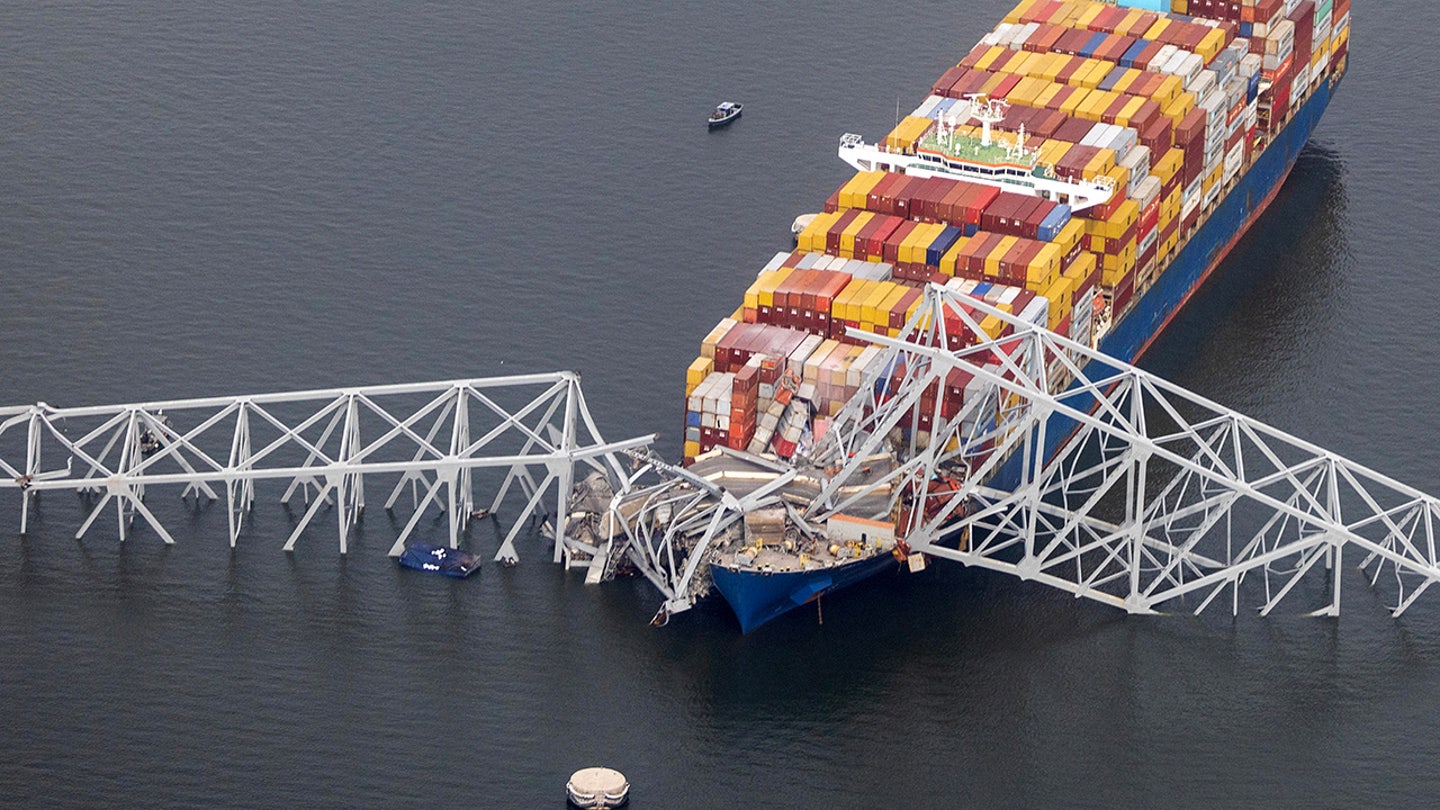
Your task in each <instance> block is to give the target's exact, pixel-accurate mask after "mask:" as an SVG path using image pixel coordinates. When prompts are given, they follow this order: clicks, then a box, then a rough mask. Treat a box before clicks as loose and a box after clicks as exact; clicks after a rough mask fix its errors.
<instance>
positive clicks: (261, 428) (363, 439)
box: [0, 371, 654, 562]
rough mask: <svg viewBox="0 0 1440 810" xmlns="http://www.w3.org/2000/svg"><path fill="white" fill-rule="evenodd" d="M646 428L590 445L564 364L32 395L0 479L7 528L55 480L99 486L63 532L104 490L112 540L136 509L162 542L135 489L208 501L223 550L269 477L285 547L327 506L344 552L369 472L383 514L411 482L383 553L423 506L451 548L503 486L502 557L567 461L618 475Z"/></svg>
mask: <svg viewBox="0 0 1440 810" xmlns="http://www.w3.org/2000/svg"><path fill="white" fill-rule="evenodd" d="M653 439H654V437H653V436H645V437H638V438H633V439H629V440H626V441H621V442H613V443H608V442H605V441H604V440H603V439H602V438H601V436H600V434H599V431H598V430H597V429H596V426H595V422H594V420H593V418H592V417H591V415H590V411H589V409H588V408H587V407H586V405H585V398H584V395H583V394H582V392H581V390H580V378H579V375H577V374H575V373H573V372H568V371H564V372H556V373H550V374H529V375H516V376H506V377H488V378H476V379H466V380H455V381H447V382H435V383H416V384H409V385H385V386H370V387H359V388H336V389H329V390H315V391H296V392H285V393H275V394H262V395H255V396H239V397H212V398H206V399H185V400H174V401H168V402H148V403H137V404H129V405H106V406H94V407H79V408H55V407H51V406H49V405H47V404H45V403H39V404H36V405H31V406H23V407H13V408H0V491H3V490H6V489H13V490H18V491H19V493H20V500H21V509H20V531H21V533H22V534H23V533H25V532H26V531H27V530H28V528H29V521H30V513H31V509H32V507H33V504H32V501H33V499H34V498H35V496H36V495H37V494H39V493H41V492H47V491H53V490H68V491H73V492H77V493H94V494H97V495H98V496H99V498H98V501H96V502H95V503H93V505H91V506H90V507H89V509H90V511H89V513H88V515H87V516H86V517H85V519H84V521H83V522H82V524H81V525H80V528H79V530H78V531H77V532H76V537H77V538H82V537H84V536H85V535H86V534H87V533H88V532H89V531H90V529H91V528H92V526H93V525H94V524H95V522H96V521H97V519H98V518H99V517H100V516H101V515H102V514H103V512H104V511H105V509H106V507H107V506H108V505H109V504H111V503H112V502H113V503H114V505H115V513H116V519H117V526H118V532H119V537H120V539H121V540H124V539H126V537H127V536H129V534H130V532H131V530H132V528H133V524H134V521H135V517H136V516H137V515H138V516H139V517H140V518H141V519H142V520H143V521H144V522H145V524H147V525H149V526H150V527H151V528H152V529H153V530H154V531H155V533H156V534H157V535H158V536H159V537H160V538H161V539H162V540H163V541H164V542H166V543H173V542H174V540H173V538H172V536H171V534H170V533H169V532H168V531H167V530H166V529H165V527H164V525H163V524H162V522H161V521H160V520H159V518H158V517H157V516H156V515H155V513H154V512H153V511H152V510H151V509H150V508H149V507H147V505H146V494H147V491H148V490H149V489H151V488H156V487H173V488H178V489H179V490H180V493H179V494H180V496H181V497H182V498H188V497H189V496H191V495H194V496H195V498H196V499H197V500H198V499H200V498H201V497H204V498H206V499H209V500H211V501H218V500H220V499H222V498H223V500H224V501H225V504H226V511H227V515H228V519H227V528H228V534H229V541H230V546H231V547H232V548H233V547H234V546H235V545H236V543H237V542H238V540H239V538H240V536H241V534H242V530H243V528H244V525H245V522H246V518H247V517H248V516H249V515H250V513H251V510H252V508H253V506H254V503H255V500H256V484H257V483H258V482H261V481H266V480H273V481H282V482H286V484H287V486H286V487H285V490H284V494H283V495H282V496H281V498H280V499H281V501H282V502H284V503H287V504H288V503H289V502H290V501H291V499H292V498H293V497H294V496H295V495H296V493H297V492H298V493H300V494H301V495H302V497H303V499H304V501H305V502H306V503H307V504H308V506H307V508H306V509H305V511H304V513H303V515H302V516H301V517H300V518H299V519H298V521H296V523H295V526H294V527H293V530H292V532H291V533H290V536H289V538H288V539H287V540H286V542H285V545H284V548H285V550H287V551H290V550H293V549H294V548H295V544H296V543H297V542H298V541H299V540H300V538H301V537H302V535H303V534H304V532H305V530H306V529H307V527H309V526H310V525H311V523H312V522H313V521H314V519H315V518H316V516H317V515H318V514H319V512H320V511H322V509H325V508H329V509H331V510H333V512H334V516H335V520H336V529H337V535H338V539H339V547H340V551H341V553H345V552H347V551H348V550H349V543H350V538H351V536H352V534H353V530H354V527H355V524H356V522H357V521H358V520H359V519H360V517H361V515H362V513H363V511H364V509H365V503H366V501H365V495H366V480H367V479H369V480H370V481H371V482H376V481H378V482H381V484H382V485H384V486H387V487H389V496H388V498H387V500H386V502H385V509H386V510H387V511H390V510H393V509H395V508H396V505H397V503H398V502H399V501H400V500H401V497H402V496H403V495H404V494H405V491H406V490H407V489H408V490H409V491H410V495H411V498H410V500H411V505H410V506H411V510H412V511H411V514H410V517H409V519H408V521H407V522H406V524H405V526H404V528H403V529H402V530H401V531H400V532H399V535H398V536H397V537H396V539H395V541H394V543H393V545H391V547H390V554H391V555H398V554H399V553H400V552H401V551H403V549H404V547H405V544H406V543H407V542H408V541H409V539H410V538H411V536H412V535H413V533H414V531H415V530H416V528H417V525H418V524H419V523H420V521H421V519H422V517H423V516H424V515H426V514H427V512H430V511H431V508H432V507H434V508H435V509H438V510H439V512H440V514H441V515H443V516H444V517H445V519H446V524H447V525H446V535H447V540H448V543H449V545H450V547H451V548H455V547H457V545H458V543H459V540H460V536H461V533H462V532H463V531H464V529H465V527H466V525H467V524H468V523H469V522H470V521H471V520H472V519H473V518H474V516H475V515H476V514H477V513H478V514H485V513H491V514H494V513H498V512H499V510H500V509H501V508H502V505H503V504H504V503H505V502H506V498H507V495H509V494H510V492H511V491H512V488H518V490H519V492H520V494H521V496H522V499H523V505H522V506H521V508H520V509H519V511H518V512H517V513H515V514H514V515H513V518H514V519H513V520H512V521H511V522H510V527H509V530H508V532H507V533H506V535H505V537H504V539H503V540H502V542H501V545H500V548H499V550H498V552H497V553H496V557H495V558H496V560H499V561H504V562H514V561H517V560H518V553H517V551H516V548H515V541H516V539H517V537H518V536H519V535H520V533H521V532H522V531H523V530H524V528H525V526H526V525H527V524H528V523H529V522H530V521H531V519H532V518H534V517H537V516H539V515H564V514H566V512H567V510H568V504H569V499H570V497H571V482H572V481H573V480H574V475H575V467H576V465H585V466H586V467H589V468H592V469H596V470H600V471H602V472H604V473H605V474H606V475H607V476H609V477H615V478H617V479H618V478H619V477H623V476H624V475H625V466H624V463H623V455H622V454H623V453H624V452H625V451H627V450H635V449H639V448H643V447H645V446H647V445H648V444H650V442H651V441H653ZM502 471H503V479H500V480H499V481H498V483H496V486H495V490H494V496H493V499H492V500H490V501H489V502H488V504H487V506H488V509H484V510H478V512H477V509H476V503H477V501H476V498H477V488H479V486H480V482H478V481H477V476H480V475H481V474H487V475H492V476H494V477H496V478H498V477H499V474H500V473H501V472H502ZM537 475H538V476H540V478H539V480H538V481H537V480H536V476H537ZM492 483H495V482H492ZM222 491H223V495H222V494H221V492H222ZM547 496H548V497H547ZM547 501H548V503H549V504H553V507H554V509H553V511H550V510H549V508H548V506H547ZM507 517H509V516H508V515H507ZM551 531H552V533H553V534H554V536H555V539H556V543H555V549H554V558H555V560H556V561H557V562H558V561H560V560H561V558H562V557H563V556H564V555H565V554H567V553H569V552H571V551H587V552H593V549H584V548H577V549H571V548H570V547H571V546H572V545H575V543H573V542H572V541H570V540H569V538H567V537H566V536H565V521H564V520H554V521H553V528H551Z"/></svg>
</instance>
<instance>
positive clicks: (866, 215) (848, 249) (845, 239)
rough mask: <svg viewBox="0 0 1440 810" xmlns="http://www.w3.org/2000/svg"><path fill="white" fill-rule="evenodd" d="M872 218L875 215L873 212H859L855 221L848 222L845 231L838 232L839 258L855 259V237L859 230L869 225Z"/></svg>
mask: <svg viewBox="0 0 1440 810" xmlns="http://www.w3.org/2000/svg"><path fill="white" fill-rule="evenodd" d="M874 218H875V213H874V212H873V211H861V212H860V213H859V214H858V215H857V216H856V217H855V219H853V220H851V221H850V224H849V225H847V226H846V227H845V230H843V231H841V232H840V255H841V256H843V257H845V258H847V259H853V258H855V237H856V236H857V235H858V234H859V233H860V229H861V228H864V227H865V226H866V225H869V224H870V220H872V219H874Z"/></svg>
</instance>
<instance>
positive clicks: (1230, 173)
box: [1224, 141, 1245, 183]
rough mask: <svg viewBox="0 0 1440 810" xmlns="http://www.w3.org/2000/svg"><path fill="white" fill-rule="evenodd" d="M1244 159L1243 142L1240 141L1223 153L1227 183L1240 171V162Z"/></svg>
mask: <svg viewBox="0 0 1440 810" xmlns="http://www.w3.org/2000/svg"><path fill="white" fill-rule="evenodd" d="M1244 160H1245V142H1244V141H1241V142H1240V143H1237V144H1235V145H1234V146H1232V147H1230V151H1229V152H1227V153H1226V154H1225V173H1224V178H1225V182H1227V183H1228V182H1230V181H1231V180H1234V179H1235V175H1237V174H1239V173H1240V164H1241V163H1243V162H1244Z"/></svg>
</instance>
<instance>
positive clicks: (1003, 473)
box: [710, 74, 1343, 633]
mask: <svg viewBox="0 0 1440 810" xmlns="http://www.w3.org/2000/svg"><path fill="white" fill-rule="evenodd" d="M1342 75H1343V74H1342ZM1338 81H1339V75H1337V76H1335V77H1332V78H1331V79H1329V80H1327V81H1325V82H1322V83H1321V84H1320V86H1319V87H1317V88H1316V89H1315V91H1314V93H1312V94H1311V96H1310V98H1309V99H1307V100H1306V101H1305V103H1304V105H1302V106H1301V107H1300V108H1299V109H1298V110H1296V111H1295V115H1294V117H1293V118H1292V119H1291V121H1290V123H1289V125H1287V126H1286V127H1285V129H1283V130H1281V132H1280V133H1279V134H1278V135H1277V136H1276V137H1275V139H1274V140H1272V141H1271V143H1270V144H1269V146H1267V147H1266V149H1265V151H1264V152H1263V153H1261V155H1260V157H1259V158H1258V159H1256V161H1255V162H1254V163H1253V164H1252V165H1251V166H1250V168H1249V170H1248V171H1246V172H1245V173H1244V174H1243V175H1241V176H1240V178H1239V179H1238V181H1237V182H1236V184H1235V187H1234V188H1232V189H1231V190H1230V192H1229V193H1228V194H1227V195H1225V197H1224V199H1222V200H1221V201H1220V203H1219V204H1218V205H1217V206H1216V207H1215V210H1214V211H1212V212H1211V213H1210V216H1209V218H1207V219H1206V220H1205V221H1204V222H1203V223H1202V224H1201V225H1200V227H1199V228H1198V229H1197V230H1196V232H1195V234H1194V235H1193V236H1192V237H1191V238H1190V241H1189V242H1187V243H1186V244H1185V247H1183V248H1182V249H1181V250H1180V252H1179V253H1178V254H1177V255H1176V256H1175V259H1174V260H1173V261H1171V263H1170V265H1169V266H1168V267H1167V268H1165V270H1164V272H1162V273H1161V274H1160V276H1159V278H1157V279H1156V281H1155V283H1154V284H1153V285H1151V287H1150V288H1149V289H1147V290H1145V291H1144V292H1143V293H1139V294H1137V295H1138V297H1137V298H1136V299H1135V301H1134V303H1133V305H1132V307H1131V309H1130V311H1129V312H1127V313H1126V314H1125V316H1124V317H1123V318H1121V319H1119V320H1117V321H1116V322H1115V323H1114V324H1113V325H1112V327H1111V329H1110V331H1109V332H1108V333H1107V334H1106V335H1105V337H1104V339H1103V340H1101V342H1100V350H1101V351H1103V352H1104V353H1106V354H1108V355H1110V356H1112V357H1115V358H1118V359H1120V360H1124V361H1125V362H1127V363H1128V362H1133V361H1134V360H1135V359H1136V358H1137V357H1139V356H1140V355H1141V354H1142V353H1143V352H1144V351H1145V349H1146V348H1148V347H1149V345H1150V343H1151V341H1153V340H1154V339H1155V338H1156V336H1158V335H1159V334H1160V332H1161V331H1162V330H1163V329H1164V328H1165V326H1166V325H1167V324H1168V323H1169V322H1170V319H1171V318H1172V317H1173V316H1174V314H1175V313H1176V312H1177V311H1178V310H1179V309H1180V307H1181V306H1183V305H1184V304H1185V302H1186V301H1187V300H1189V298H1190V296H1191V295H1192V294H1193V293H1194V292H1195V290H1197V289H1198V288H1199V287H1200V285H1201V284H1202V283H1204V281H1205V279H1206V278H1207V277H1208V276H1209V275H1210V273H1211V272H1213V271H1214V269H1215V268H1216V266H1218V265H1219V264H1220V262H1221V261H1222V260H1223V259H1224V258H1225V256H1226V254H1228V253H1229V252H1230V249H1231V248H1232V247H1234V245H1235V243H1236V242H1238V241H1239V240H1240V237H1242V236H1244V235H1245V231H1246V230H1247V229H1248V228H1249V227H1250V224H1251V223H1252V222H1254V221H1255V219H1256V218H1257V217H1258V216H1259V215H1260V214H1261V213H1262V212H1263V211H1264V210H1265V207H1266V206H1267V205H1269V204H1270V201H1271V200H1272V199H1274V197H1275V193H1276V192H1278V191H1279V190H1280V186H1281V185H1283V184H1284V182H1285V178H1286V177H1288V176H1289V175H1290V170H1291V169H1292V168H1293V167H1294V166H1295V159H1296V158H1297V157H1299V155H1300V150H1301V149H1303V148H1304V147H1305V144H1306V143H1308V142H1309V141H1310V134H1311V133H1312V132H1313V131H1314V130H1315V125H1316V124H1317V123H1319V121H1320V117H1321V116H1322V115H1324V113H1325V109H1326V108H1327V107H1328V106H1329V105H1330V97H1331V94H1332V93H1333V92H1334V89H1335V86H1336V84H1337V83H1338ZM1073 428H1074V422H1073V421H1072V420H1070V419H1068V418H1066V417H1063V416H1056V417H1052V419H1051V421H1050V422H1049V423H1048V424H1047V427H1046V436H1047V441H1046V448H1045V453H1046V455H1047V456H1050V455H1053V454H1054V453H1055V451H1056V450H1058V449H1059V447H1060V445H1061V444H1062V443H1063V442H1064V441H1066V440H1067V439H1068V437H1069V435H1070V433H1071V432H1072V430H1073ZM1019 465H1020V459H1019V458H1012V459H1011V460H1010V461H1009V462H1008V463H1007V464H1005V465H1004V466H1003V467H1002V468H1001V469H1000V470H999V471H998V472H997V473H996V475H995V476H994V477H993V478H992V479H991V482H990V483H991V484H992V485H993V486H997V487H999V488H1002V489H1003V488H1006V484H1007V483H1008V484H1009V485H1010V486H1013V485H1014V484H1015V482H1017V481H1018V480H1019V473H1020V470H1019ZM894 566H895V563H894V561H893V558H890V557H888V556H887V557H885V558H883V564H881V563H880V562H877V561H876V560H874V559H871V560H862V561H859V562H854V563H848V564H845V565H841V566H836V567H833V568H827V569H823V570H819V571H804V572H790V573H774V574H764V573H761V572H754V571H731V570H729V569H725V568H722V567H720V566H715V565H712V566H711V567H710V571H711V574H712V576H713V577H714V579H715V586H716V587H717V588H718V589H719V590H720V593H721V595H722V596H724V597H725V601H727V602H729V603H730V607H731V609H732V610H734V611H735V616H736V618H738V619H739V620H740V627H741V629H742V630H743V631H744V632H746V633H749V632H750V631H751V630H754V629H755V628H757V627H759V626H760V625H762V624H764V623H765V622H768V621H770V620H771V619H774V618H776V617H777V616H780V615H782V614H784V613H786V612H788V611H791V610H794V609H795V608H797V607H799V606H800V605H803V604H805V603H807V602H809V601H812V600H814V599H816V598H818V597H819V596H821V595H822V594H825V593H829V592H831V591H834V590H837V589H839V588H843V587H845V586H846V585H852V584H854V583H856V582H859V581H861V580H863V579H866V578H868V577H871V576H874V575H875V574H878V573H880V572H881V571H884V570H887V569H890V568H893V567H894Z"/></svg>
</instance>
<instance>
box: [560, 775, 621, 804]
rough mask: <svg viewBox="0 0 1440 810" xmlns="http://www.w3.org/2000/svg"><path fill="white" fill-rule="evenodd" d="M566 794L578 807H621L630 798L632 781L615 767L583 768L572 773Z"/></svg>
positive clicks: (566, 785) (566, 787)
mask: <svg viewBox="0 0 1440 810" xmlns="http://www.w3.org/2000/svg"><path fill="white" fill-rule="evenodd" d="M565 796H566V797H567V798H569V799H570V803H571V804H573V805H575V806H576V807H619V806H620V805H622V804H624V803H625V802H626V801H628V800H629V798H630V782H629V781H628V780H626V779H625V774H623V773H620V772H619V771H617V770H615V769H614V768H581V769H580V770H578V771H576V772H575V773H572V774H570V781H569V782H566V783H565Z"/></svg>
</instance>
